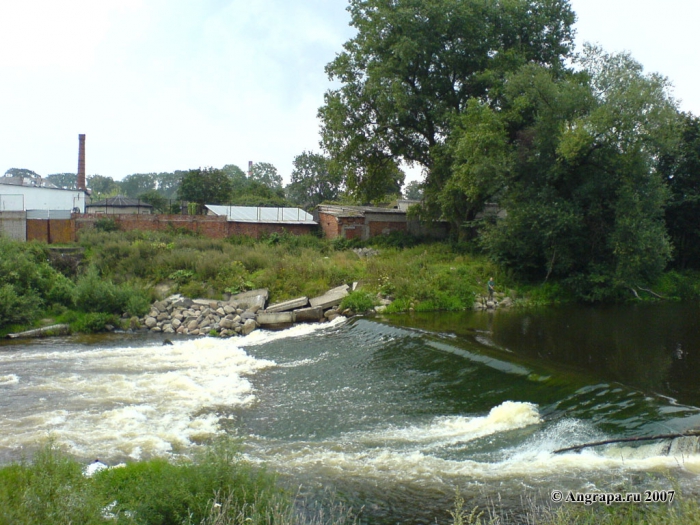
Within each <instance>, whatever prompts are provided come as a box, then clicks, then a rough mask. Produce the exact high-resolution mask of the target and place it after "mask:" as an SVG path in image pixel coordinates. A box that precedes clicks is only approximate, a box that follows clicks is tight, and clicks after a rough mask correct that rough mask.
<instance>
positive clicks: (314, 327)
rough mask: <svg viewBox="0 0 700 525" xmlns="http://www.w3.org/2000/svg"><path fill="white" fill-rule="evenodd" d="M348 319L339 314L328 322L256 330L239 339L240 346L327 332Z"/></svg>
mask: <svg viewBox="0 0 700 525" xmlns="http://www.w3.org/2000/svg"><path fill="white" fill-rule="evenodd" d="M346 321H347V318H346V317H343V316H339V317H336V318H335V319H333V320H332V321H330V322H328V323H300V324H296V325H294V326H292V327H291V328H287V329H286V330H280V331H278V332H271V331H267V330H255V331H254V332H251V333H250V334H248V335H247V336H245V337H243V338H241V339H238V340H237V341H239V343H238V344H239V346H241V347H243V348H246V347H248V346H257V345H262V344H265V343H270V342H272V341H278V340H280V339H290V338H293V337H303V336H305V335H309V334H313V333H315V332H325V331H326V330H328V329H329V328H335V327H337V326H339V325H341V324H343V323H345V322H346Z"/></svg>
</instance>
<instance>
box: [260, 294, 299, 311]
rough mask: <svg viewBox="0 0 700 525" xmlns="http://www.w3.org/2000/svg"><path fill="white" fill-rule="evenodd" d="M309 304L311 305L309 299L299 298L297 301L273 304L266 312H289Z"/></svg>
mask: <svg viewBox="0 0 700 525" xmlns="http://www.w3.org/2000/svg"><path fill="white" fill-rule="evenodd" d="M307 304H309V298H308V297H299V298H297V299H291V300H289V301H283V302H281V303H275V304H271V305H270V306H268V307H267V308H265V312H288V311H290V310H296V309H298V308H304V307H305V306H306V305H307Z"/></svg>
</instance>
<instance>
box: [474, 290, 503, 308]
mask: <svg viewBox="0 0 700 525" xmlns="http://www.w3.org/2000/svg"><path fill="white" fill-rule="evenodd" d="M511 306H513V299H512V298H510V297H508V296H506V294H504V293H502V292H496V293H494V294H493V299H490V298H489V297H488V296H486V295H480V296H478V297H477V298H476V301H474V310H496V309H498V308H509V307H511Z"/></svg>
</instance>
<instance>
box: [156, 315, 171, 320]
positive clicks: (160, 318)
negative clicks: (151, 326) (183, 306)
mask: <svg viewBox="0 0 700 525" xmlns="http://www.w3.org/2000/svg"><path fill="white" fill-rule="evenodd" d="M166 319H170V316H169V315H168V314H167V313H162V314H158V317H156V321H165V320H166Z"/></svg>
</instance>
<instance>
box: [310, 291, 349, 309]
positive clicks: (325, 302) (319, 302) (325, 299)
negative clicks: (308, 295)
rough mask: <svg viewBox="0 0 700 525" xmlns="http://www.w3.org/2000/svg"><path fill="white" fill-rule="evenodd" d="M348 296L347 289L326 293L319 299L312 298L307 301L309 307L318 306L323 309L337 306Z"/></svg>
mask: <svg viewBox="0 0 700 525" xmlns="http://www.w3.org/2000/svg"><path fill="white" fill-rule="evenodd" d="M347 295H348V290H347V288H346V289H344V290H339V289H333V290H331V291H329V292H326V293H325V294H324V295H322V296H320V297H314V298H313V299H309V303H310V304H311V306H319V307H321V308H323V309H326V308H330V307H331V306H338V305H339V304H340V302H341V301H342V300H343V298H344V297H346V296H347Z"/></svg>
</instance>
